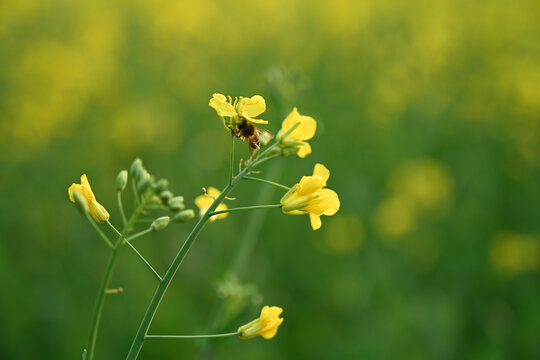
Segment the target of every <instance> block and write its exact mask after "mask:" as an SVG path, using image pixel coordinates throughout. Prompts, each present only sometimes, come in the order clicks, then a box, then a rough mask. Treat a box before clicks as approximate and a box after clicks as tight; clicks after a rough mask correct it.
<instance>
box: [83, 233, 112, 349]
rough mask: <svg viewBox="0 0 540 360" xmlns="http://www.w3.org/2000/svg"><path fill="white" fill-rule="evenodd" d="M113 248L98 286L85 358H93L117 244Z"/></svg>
mask: <svg viewBox="0 0 540 360" xmlns="http://www.w3.org/2000/svg"><path fill="white" fill-rule="evenodd" d="M119 243H120V242H118V243H117V246H115V247H114V248H113V251H112V252H111V256H110V257H109V262H108V263H107V268H106V270H105V275H104V276H103V280H102V281H101V286H100V287H99V292H98V297H97V299H96V304H95V306H94V312H93V314H92V325H91V326H90V337H89V339H88V353H87V354H86V359H87V360H92V359H93V358H94V349H95V347H96V338H97V333H98V329H99V321H100V320H101V313H102V312H103V304H104V303H105V295H107V288H108V287H109V282H110V280H111V275H112V270H113V267H114V262H115V260H116V256H117V255H118V248H119V246H118V244H119Z"/></svg>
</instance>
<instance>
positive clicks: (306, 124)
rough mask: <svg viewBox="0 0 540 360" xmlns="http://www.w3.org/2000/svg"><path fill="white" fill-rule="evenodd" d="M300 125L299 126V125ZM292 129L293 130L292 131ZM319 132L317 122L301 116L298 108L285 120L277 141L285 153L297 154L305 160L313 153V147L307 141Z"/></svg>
mask: <svg viewBox="0 0 540 360" xmlns="http://www.w3.org/2000/svg"><path fill="white" fill-rule="evenodd" d="M297 124H298V125H297ZM293 127H294V129H293ZM291 129H292V130H291ZM316 130H317V122H316V121H315V119H313V118H312V117H310V116H305V115H300V113H298V110H297V109H296V108H294V109H293V111H291V113H290V114H289V115H288V116H287V117H286V118H285V120H283V123H282V124H281V130H279V132H278V134H277V141H278V142H279V143H280V146H281V147H282V148H284V151H285V152H284V153H285V154H287V153H291V155H292V154H295V153H296V154H297V155H298V156H299V157H301V158H305V157H306V156H307V155H308V154H310V153H311V146H310V145H309V143H307V142H306V140H309V139H311V138H312V137H313V136H314V135H315V131H316Z"/></svg>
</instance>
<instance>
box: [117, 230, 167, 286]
mask: <svg viewBox="0 0 540 360" xmlns="http://www.w3.org/2000/svg"><path fill="white" fill-rule="evenodd" d="M107 225H109V227H110V228H111V229H112V230H113V231H114V232H115V233H116V234H117V235H118V236H120V237H121V239H123V242H124V244H128V245H129V247H130V248H131V250H133V252H134V253H135V254H136V255H137V256H138V257H139V259H141V261H142V262H143V263H144V264H145V265H146V267H147V268H148V269H149V270H150V271H151V272H152V274H154V276H155V277H156V278H157V279H158V281H161V276H159V274H158V272H157V271H156V270H155V269H154V268H153V267H152V265H150V263H149V262H148V260H146V259H145V258H144V256H143V255H142V254H141V253H140V252H139V251H138V250H137V249H136V248H135V246H133V245H132V244H131V243H130V242H129V241H127V239H125V237H124V235H123V234H121V233H120V231H118V230H116V228H115V227H114V225H113V224H111V223H110V222H109V220H107Z"/></svg>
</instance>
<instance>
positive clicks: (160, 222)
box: [150, 216, 171, 231]
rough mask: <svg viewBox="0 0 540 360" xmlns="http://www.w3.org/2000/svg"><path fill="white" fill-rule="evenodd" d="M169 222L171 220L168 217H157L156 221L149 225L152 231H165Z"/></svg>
mask: <svg viewBox="0 0 540 360" xmlns="http://www.w3.org/2000/svg"><path fill="white" fill-rule="evenodd" d="M169 221H171V218H170V217H168V216H162V217H158V218H157V219H156V220H154V222H153V223H152V225H150V228H151V229H152V231H161V230H163V229H165V228H166V227H167V225H169Z"/></svg>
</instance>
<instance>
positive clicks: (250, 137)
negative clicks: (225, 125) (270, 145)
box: [231, 117, 274, 150]
mask: <svg viewBox="0 0 540 360" xmlns="http://www.w3.org/2000/svg"><path fill="white" fill-rule="evenodd" d="M231 131H232V132H233V134H234V135H235V136H236V137H237V138H239V139H241V140H242V141H244V140H247V142H248V144H249V147H250V149H253V150H256V149H258V148H259V147H260V146H261V141H262V143H263V144H264V143H266V142H268V141H269V140H270V139H272V138H273V137H274V135H273V134H272V133H271V132H270V131H268V130H266V129H259V128H258V127H256V126H255V125H254V124H253V123H252V122H250V121H248V120H246V119H244V118H243V117H240V121H239V122H238V125H237V126H236V129H231Z"/></svg>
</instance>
